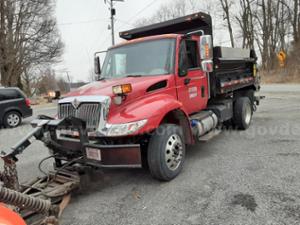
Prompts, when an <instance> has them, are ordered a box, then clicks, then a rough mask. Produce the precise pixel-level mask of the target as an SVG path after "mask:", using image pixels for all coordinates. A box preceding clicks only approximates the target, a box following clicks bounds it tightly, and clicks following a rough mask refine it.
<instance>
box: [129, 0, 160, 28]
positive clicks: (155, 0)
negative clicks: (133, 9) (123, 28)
mask: <svg viewBox="0 0 300 225" xmlns="http://www.w3.org/2000/svg"><path fill="white" fill-rule="evenodd" d="M157 1H158V0H153V1H152V2H150V3H149V4H148V5H146V6H145V7H144V8H142V9H141V10H140V11H138V12H137V13H136V14H135V15H134V16H133V17H131V18H130V19H129V20H128V23H130V22H131V21H132V20H133V19H134V18H136V17H137V16H138V15H140V14H141V13H142V12H144V11H145V10H146V9H148V8H149V7H150V6H152V5H153V4H154V3H155V2H157Z"/></svg>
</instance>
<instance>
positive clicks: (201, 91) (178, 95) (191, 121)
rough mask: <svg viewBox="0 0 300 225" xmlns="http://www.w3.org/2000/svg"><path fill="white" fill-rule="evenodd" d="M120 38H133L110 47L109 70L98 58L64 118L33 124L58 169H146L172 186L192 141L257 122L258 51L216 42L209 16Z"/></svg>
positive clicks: (62, 106)
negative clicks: (223, 128) (254, 118)
mask: <svg viewBox="0 0 300 225" xmlns="http://www.w3.org/2000/svg"><path fill="white" fill-rule="evenodd" d="M120 37H121V38H123V39H125V40H126V41H125V42H123V43H121V44H119V45H116V46H113V47H111V48H109V49H108V51H107V54H106V58H105V61H104V62H103V66H102V68H100V64H101V63H100V60H99V57H95V71H96V73H97V74H98V75H99V79H98V81H97V82H93V83H91V84H88V85H86V86H83V87H81V88H79V89H78V90H76V91H73V92H71V93H69V94H68V95H67V96H66V97H65V98H63V99H62V100H60V101H59V104H58V118H56V119H52V118H45V117H42V120H41V119H39V120H35V121H33V124H34V126H35V127H36V128H40V127H42V133H43V134H42V135H41V138H40V140H42V141H43V142H44V143H45V144H46V146H47V147H48V148H49V149H50V153H51V154H52V155H53V156H54V158H55V166H56V168H60V167H63V166H64V164H65V163H68V164H70V163H72V162H73V163H77V164H78V163H79V164H83V165H89V166H92V167H142V166H143V167H145V168H148V169H149V170H150V172H151V174H152V176H153V177H154V178H157V179H159V180H164V181H169V180H172V179H173V178H175V177H176V176H177V175H178V174H179V173H180V171H181V170H182V168H183V165H184V160H185V155H186V146H187V145H192V144H195V143H196V142H198V141H203V140H205V141H206V140H208V139H210V138H211V137H213V136H214V135H215V134H216V133H217V132H216V130H219V128H220V127H221V126H222V125H224V124H226V125H232V127H236V128H238V129H241V130H245V129H247V128H248V127H249V126H250V123H251V120H252V115H253V112H254V111H255V109H256V105H258V104H259V98H258V97H256V96H255V92H256V91H258V90H259V89H260V86H259V76H258V75H257V66H256V65H257V57H256V54H255V51H254V50H248V49H238V48H227V47H219V46H214V45H213V35H212V19H211V16H210V15H207V14H205V13H196V14H192V15H189V16H185V17H182V18H178V19H174V20H171V21H166V22H163V23H158V24H154V25H150V26H146V27H142V28H137V29H133V30H129V31H125V32H121V33H120ZM34 136H37V135H34ZM25 140H26V138H25ZM23 143H24V141H23ZM23 147H24V146H22V144H20V145H17V146H15V147H14V148H13V149H14V151H12V152H10V153H7V154H18V152H19V151H18V149H22V148H23Z"/></svg>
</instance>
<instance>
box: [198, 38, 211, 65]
mask: <svg viewBox="0 0 300 225" xmlns="http://www.w3.org/2000/svg"><path fill="white" fill-rule="evenodd" d="M199 46H200V58H201V59H202V60H212V59H213V43H212V36H211V35H203V36H200V45H199Z"/></svg>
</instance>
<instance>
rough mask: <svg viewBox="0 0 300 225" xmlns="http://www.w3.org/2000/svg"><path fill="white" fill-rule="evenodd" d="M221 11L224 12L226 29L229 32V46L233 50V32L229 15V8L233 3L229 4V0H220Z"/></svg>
mask: <svg viewBox="0 0 300 225" xmlns="http://www.w3.org/2000/svg"><path fill="white" fill-rule="evenodd" d="M220 3H221V6H222V9H223V11H224V14H225V16H224V18H225V19H226V21H227V27H228V31H229V36H230V42H231V46H232V47H233V48H234V37H233V30H232V24H231V17H230V16H231V15H230V6H231V5H232V4H233V2H231V1H230V0H229V1H228V0H220Z"/></svg>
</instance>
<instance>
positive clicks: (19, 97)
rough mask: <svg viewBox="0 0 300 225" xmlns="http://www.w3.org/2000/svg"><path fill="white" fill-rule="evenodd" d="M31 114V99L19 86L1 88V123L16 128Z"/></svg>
mask: <svg viewBox="0 0 300 225" xmlns="http://www.w3.org/2000/svg"><path fill="white" fill-rule="evenodd" d="M30 116H32V108H31V107H30V100H29V99H28V98H27V97H26V95H25V94H24V93H23V92H22V91H21V90H20V89H19V88H0V124H2V125H4V126H5V127H9V128H14V127H17V126H19V125H20V124H21V122H22V118H26V117H30Z"/></svg>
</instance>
